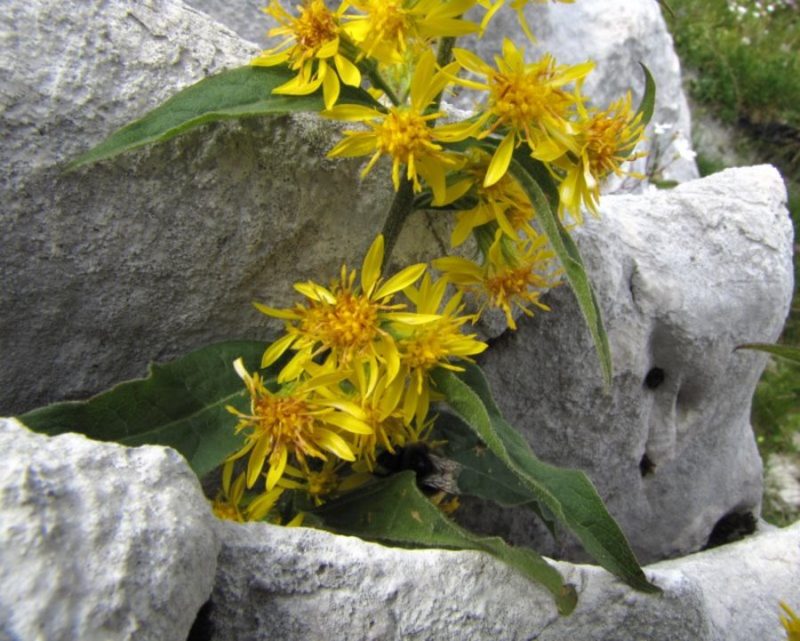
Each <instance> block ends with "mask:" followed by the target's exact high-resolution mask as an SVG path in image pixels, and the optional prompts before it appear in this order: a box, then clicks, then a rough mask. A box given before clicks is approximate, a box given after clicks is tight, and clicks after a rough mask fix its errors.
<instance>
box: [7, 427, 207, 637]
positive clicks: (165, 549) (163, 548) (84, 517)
mask: <svg viewBox="0 0 800 641" xmlns="http://www.w3.org/2000/svg"><path fill="white" fill-rule="evenodd" d="M214 520H215V519H214V517H213V516H212V515H211V511H210V509H209V506H208V502H207V501H205V499H204V498H203V496H202V494H201V493H200V487H199V483H198V482H197V478H196V477H195V476H194V474H193V473H192V471H191V470H190V469H189V466H188V465H187V464H186V462H185V461H184V460H183V459H182V458H181V457H180V456H179V455H178V454H177V453H176V452H175V451H174V450H171V449H168V448H163V447H139V448H126V447H122V446H120V445H114V444H110V443H98V442H95V441H90V440H88V439H86V438H84V437H83V436H79V435H77V434H65V435H62V436H57V437H54V438H49V437H46V436H42V435H39V434H34V433H32V432H30V431H29V430H28V429H27V428H25V427H24V426H23V425H21V424H20V423H18V422H17V421H15V420H13V419H2V420H0V639H9V640H17V639H19V640H22V639H25V640H26V641H28V640H30V641H38V640H45V639H46V640H47V641H74V640H77V639H80V640H81V641H117V640H119V641H123V640H130V641H134V640H135V641H148V640H152V641H170V640H173V641H184V640H185V639H186V636H187V634H188V632H189V629H190V628H191V625H192V623H193V621H194V619H195V615H196V614H197V611H198V609H199V608H200V606H201V605H202V604H203V602H204V601H205V600H206V599H207V598H208V595H209V594H210V592H211V588H212V585H213V576H214V571H215V568H216V557H217V554H218V551H219V542H218V540H217V536H216V532H215V530H214V528H213V527H212V523H213V522H214Z"/></svg>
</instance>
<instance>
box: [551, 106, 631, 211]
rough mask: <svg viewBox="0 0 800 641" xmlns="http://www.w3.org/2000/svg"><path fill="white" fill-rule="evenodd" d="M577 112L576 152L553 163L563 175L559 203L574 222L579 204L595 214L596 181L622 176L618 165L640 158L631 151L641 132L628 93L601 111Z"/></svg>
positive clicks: (598, 196)
mask: <svg viewBox="0 0 800 641" xmlns="http://www.w3.org/2000/svg"><path fill="white" fill-rule="evenodd" d="M579 110H580V113H581V117H582V120H581V124H580V129H579V132H578V134H577V136H576V140H577V141H578V143H579V145H580V150H579V152H578V153H572V154H566V155H564V156H562V157H561V158H560V159H558V160H557V161H555V163H554V164H555V165H556V166H558V167H560V168H561V169H562V170H563V171H564V172H565V173H564V177H563V179H562V181H561V184H560V185H559V195H560V198H561V204H562V206H563V207H564V208H565V209H566V210H567V211H570V212H571V213H572V214H573V215H575V216H576V217H577V218H578V222H580V207H581V203H583V204H584V205H586V207H587V208H588V209H589V210H590V211H591V212H592V213H596V212H597V205H598V203H599V200H600V181H601V180H602V179H603V178H605V177H606V176H608V175H609V174H611V173H614V174H617V175H622V174H624V173H625V172H623V171H622V170H621V169H620V166H621V165H622V164H623V163H624V162H626V161H628V160H634V159H636V158H639V157H641V155H640V154H633V155H632V153H631V152H632V151H633V149H634V148H635V147H636V145H637V144H638V143H639V141H640V140H641V138H642V134H643V132H644V126H643V124H642V115H641V113H634V111H633V108H632V107H631V95H630V93H628V95H626V96H625V97H624V98H622V99H620V100H618V101H616V102H614V103H613V104H612V105H611V106H610V107H609V108H608V109H606V110H605V111H599V110H592V111H587V110H585V109H583V108H582V106H580V107H579Z"/></svg>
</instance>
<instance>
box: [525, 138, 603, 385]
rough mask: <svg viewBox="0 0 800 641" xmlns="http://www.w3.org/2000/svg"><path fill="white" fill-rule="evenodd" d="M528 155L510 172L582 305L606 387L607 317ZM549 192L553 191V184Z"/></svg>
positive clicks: (570, 238)
mask: <svg viewBox="0 0 800 641" xmlns="http://www.w3.org/2000/svg"><path fill="white" fill-rule="evenodd" d="M527 156H528V154H527V153H526V149H525V148H520V149H517V150H516V151H515V152H514V157H513V158H512V159H511V165H510V167H509V171H510V172H511V174H512V175H513V176H514V178H516V179H517V181H518V182H519V184H520V186H521V187H522V188H523V189H524V190H525V193H526V194H527V195H528V198H530V200H531V203H532V204H533V207H534V209H535V210H536V220H537V221H538V222H539V224H540V225H541V227H542V231H543V232H544V233H545V234H546V235H547V238H548V240H549V241H550V245H551V246H552V248H553V251H554V252H555V254H556V256H557V257H558V259H559V260H560V261H561V265H562V266H563V268H564V274H565V275H566V277H567V281H568V282H569V284H570V286H571V287H572V291H573V292H574V293H575V298H576V299H577V301H578V307H579V308H580V310H581V312H582V313H583V317H584V319H585V320H586V324H587V326H588V327H589V332H590V333H591V335H592V339H593V340H594V345H595V349H596V350H597V356H598V357H599V359H600V368H601V370H602V372H603V380H604V381H605V384H606V386H610V385H611V378H612V366H611V349H610V347H609V345H608V335H607V334H606V330H605V327H604V326H603V318H602V316H601V314H600V306H599V305H598V304H597V298H596V296H595V293H594V289H592V284H591V283H590V282H589V277H588V276H587V275H586V269H585V268H584V266H583V259H582V258H581V255H580V252H579V251H578V247H577V245H575V241H573V240H572V237H571V236H570V235H569V233H568V232H567V230H566V229H564V225H562V224H561V221H560V220H559V218H558V215H557V214H556V213H554V211H553V209H551V207H550V204H549V200H548V197H547V195H546V194H545V191H544V190H543V189H542V187H541V185H540V184H539V181H538V180H537V178H536V177H535V176H534V174H533V173H532V171H533V167H534V166H535V165H532V164H531V162H530V161H529V159H528V158H527ZM545 184H548V183H545ZM548 191H550V187H549V186H548ZM551 198H552V196H551Z"/></svg>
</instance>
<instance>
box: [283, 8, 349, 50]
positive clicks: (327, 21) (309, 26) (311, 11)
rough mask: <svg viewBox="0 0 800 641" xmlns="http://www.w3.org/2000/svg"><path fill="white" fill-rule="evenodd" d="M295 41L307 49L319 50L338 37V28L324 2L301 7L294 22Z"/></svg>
mask: <svg viewBox="0 0 800 641" xmlns="http://www.w3.org/2000/svg"><path fill="white" fill-rule="evenodd" d="M293 29H294V33H295V39H296V40H297V42H298V44H299V45H301V46H302V47H304V48H306V49H314V50H316V49H319V48H320V47H322V46H323V45H325V44H326V43H328V42H330V41H331V40H333V39H334V38H335V37H336V36H337V32H338V27H337V25H336V20H335V19H334V17H333V14H332V13H331V12H330V11H329V10H328V8H327V7H326V6H325V2H324V0H311V1H310V2H308V1H306V3H305V4H304V5H303V6H302V7H300V15H299V16H298V18H297V19H296V20H295V22H294V26H293Z"/></svg>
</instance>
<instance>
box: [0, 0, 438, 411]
mask: <svg viewBox="0 0 800 641" xmlns="http://www.w3.org/2000/svg"><path fill="white" fill-rule="evenodd" d="M21 34H25V37H24V38H23V37H21ZM0 38H2V41H3V46H2V47H0V104H2V105H4V109H3V110H2V111H0V137H2V139H3V145H2V149H0V162H1V163H2V166H3V168H4V171H3V172H2V174H1V175H0V236H2V238H3V243H2V245H1V246H0V272H2V274H3V285H2V287H1V288H0V306H1V307H2V309H3V314H2V315H0V353H2V354H3V356H4V359H5V363H6V364H7V366H6V367H4V368H3V371H2V373H0V390H2V392H0V414H16V413H21V412H24V411H26V410H28V409H31V408H33V407H36V406H39V405H42V404H45V403H47V402H51V401H55V400H62V399H64V398H78V397H85V396H88V395H90V394H92V393H95V392H98V391H100V390H102V389H105V388H107V387H109V386H110V385H112V384H115V383H117V382H119V381H121V380H124V379H128V378H133V377H138V376H143V375H144V374H145V367H146V365H147V363H148V361H151V360H168V359H170V358H173V357H176V356H178V355H181V354H184V353H186V352H188V351H190V350H191V349H194V348H197V347H200V346H202V345H204V344H208V343H210V342H214V341H218V340H223V339H230V338H237V337H242V336H247V337H251V338H259V337H263V338H269V337H270V336H273V335H274V331H275V329H276V328H277V327H278V325H277V324H272V325H270V323H269V322H268V321H267V318H266V317H265V316H264V315H263V314H260V313H258V312H257V311H255V310H254V309H253V307H252V305H251V302H252V301H254V300H259V301H270V302H271V304H276V305H279V304H281V302H285V303H286V304H289V303H290V302H291V301H292V300H293V299H292V297H291V291H292V290H291V283H293V282H295V281H296V280H302V279H306V278H312V277H313V278H317V279H323V280H325V281H327V279H328V278H332V277H335V275H336V274H337V273H338V270H339V267H340V265H341V263H342V261H344V260H348V261H350V262H351V263H352V262H353V261H354V260H357V261H359V262H360V260H361V256H362V255H363V253H364V251H365V250H366V248H367V247H368V246H369V244H370V242H371V241H372V238H373V237H374V234H376V233H377V232H378V231H379V230H380V227H381V224H382V219H383V216H384V215H385V212H386V211H387V209H388V205H389V203H390V202H391V198H392V190H391V183H390V181H388V180H387V176H386V173H385V167H384V168H383V169H381V170H377V171H376V172H374V174H372V175H371V176H370V177H369V178H368V179H367V180H366V181H364V182H363V183H362V182H361V181H360V180H359V177H358V167H359V161H358V160H356V161H337V162H334V161H330V160H326V159H325V152H326V151H327V150H328V149H330V148H331V147H332V146H333V144H334V140H335V137H336V136H338V131H339V130H338V129H337V126H336V125H335V124H334V123H330V122H327V121H321V120H319V119H317V118H311V117H310V116H304V115H300V116H297V117H293V118H271V119H253V120H247V121H245V122H242V123H241V124H229V125H220V126H214V125H211V126H207V127H205V128H203V130H202V131H196V132H193V133H190V134H188V135H185V136H183V137H181V138H178V139H176V140H175V141H174V142H170V143H166V144H162V145H156V146H153V147H148V148H145V149H143V150H141V151H139V152H135V153H131V154H127V155H125V156H123V157H121V158H119V159H117V160H112V161H107V162H103V163H99V164H97V165H94V166H91V167H88V168H86V169H83V170H81V171H78V172H75V173H70V174H64V173H62V171H61V167H62V166H63V164H64V163H65V162H66V161H69V160H71V159H72V158H74V157H76V156H77V154H79V153H80V152H83V151H85V150H87V149H88V148H90V147H91V146H92V145H95V144H97V143H98V142H100V141H101V140H102V139H103V138H105V136H107V135H108V134H109V133H110V132H111V131H113V130H114V129H116V128H117V127H120V126H122V125H124V124H127V123H128V122H130V121H132V120H133V119H135V118H138V117H140V116H141V115H143V114H144V113H145V112H146V111H147V110H148V109H150V108H152V107H155V106H156V105H157V104H159V103H160V102H161V101H163V100H164V99H166V98H167V97H169V96H170V95H172V94H174V93H175V92H176V91H177V90H179V89H181V88H183V87H185V86H187V85H189V84H192V83H194V82H196V81H199V80H200V79H202V78H203V77H205V76H207V75H209V74H211V73H214V72H216V71H219V70H221V69H223V68H226V67H235V66H240V65H242V64H245V63H246V62H247V61H248V60H249V59H250V57H251V56H252V55H253V54H254V53H255V52H257V48H256V47H255V46H254V45H252V44H250V43H247V42H245V41H243V40H241V39H239V38H238V37H237V36H235V35H234V34H233V32H231V31H230V30H228V29H227V28H226V27H223V26H221V25H219V24H217V23H214V22H212V21H210V20H209V19H208V18H206V17H205V16H204V15H202V14H199V13H198V12H196V11H195V10H193V9H190V8H187V7H185V6H184V5H182V4H181V3H180V2H175V1H169V0H158V1H157V2H152V3H130V2H127V1H125V0H112V1H110V2H103V3H100V4H97V3H79V4H77V5H73V4H65V3H64V2H58V1H56V0H37V1H36V2H32V3H31V2H14V3H12V4H11V5H10V6H9V7H8V8H7V10H4V11H2V12H0ZM31 52H35V55H32V54H31ZM287 158H289V159H290V162H287ZM421 245H423V243H421V242H420V241H419V240H418V241H417V246H418V247H419V246H421ZM354 257H356V258H354ZM67 372H68V374H67Z"/></svg>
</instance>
